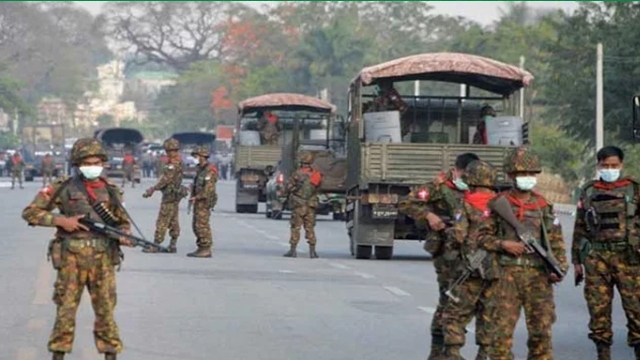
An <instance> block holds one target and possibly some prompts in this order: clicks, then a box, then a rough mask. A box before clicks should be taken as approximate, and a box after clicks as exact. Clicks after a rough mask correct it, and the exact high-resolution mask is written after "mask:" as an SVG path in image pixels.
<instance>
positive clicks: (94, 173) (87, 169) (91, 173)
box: [78, 165, 102, 180]
mask: <svg viewBox="0 0 640 360" xmlns="http://www.w3.org/2000/svg"><path fill="white" fill-rule="evenodd" d="M78 170H80V173H81V174H82V176H84V177H85V178H86V179H87V180H95V179H97V178H99V177H100V174H102V166H99V165H94V166H80V167H79V168H78Z"/></svg>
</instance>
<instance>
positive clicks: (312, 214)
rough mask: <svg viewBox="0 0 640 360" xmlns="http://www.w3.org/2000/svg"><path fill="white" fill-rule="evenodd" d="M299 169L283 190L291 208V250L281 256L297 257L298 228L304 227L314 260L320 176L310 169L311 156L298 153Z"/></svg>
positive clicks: (315, 256) (316, 255) (310, 254)
mask: <svg viewBox="0 0 640 360" xmlns="http://www.w3.org/2000/svg"><path fill="white" fill-rule="evenodd" d="M298 156H299V159H300V168H299V169H298V170H296V172H294V173H293V175H292V176H291V178H290V179H289V180H288V182H287V186H286V187H285V189H284V196H285V197H286V198H287V202H288V203H289V204H290V205H291V207H292V208H293V209H292V210H291V221H290V223H291V238H290V239H289V244H290V246H291V248H290V249H289V251H287V252H286V253H285V254H284V255H283V256H284V257H297V256H298V254H297V252H296V247H297V246H298V242H299V241H300V228H301V227H302V226H304V232H305V237H306V238H307V242H308V243H309V257H310V258H311V259H315V258H317V257H318V254H316V233H315V230H314V228H315V226H316V208H317V207H318V188H319V187H320V184H321V182H322V174H321V173H320V172H319V171H318V170H316V169H314V168H312V167H311V164H312V163H313V154H311V153H310V152H300V153H299V155H298Z"/></svg>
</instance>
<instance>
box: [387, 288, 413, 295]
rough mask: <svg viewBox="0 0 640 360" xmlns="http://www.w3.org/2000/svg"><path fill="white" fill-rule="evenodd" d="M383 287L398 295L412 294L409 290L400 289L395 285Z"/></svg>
mask: <svg viewBox="0 0 640 360" xmlns="http://www.w3.org/2000/svg"><path fill="white" fill-rule="evenodd" d="M383 288H384V289H385V290H387V291H388V292H390V293H392V294H394V295H396V296H411V294H409V293H408V292H406V291H404V290H402V289H398V288H397V287H395V286H383Z"/></svg>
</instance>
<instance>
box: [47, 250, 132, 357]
mask: <svg viewBox="0 0 640 360" xmlns="http://www.w3.org/2000/svg"><path fill="white" fill-rule="evenodd" d="M85 287H86V288H87V290H88V291H89V295H90V296H91V305H92V306H93V312H94V313H95V322H94V324H93V336H94V340H95V344H96V347H97V349H98V352H100V353H105V352H120V351H122V342H121V341H120V335H119V331H118V326H117V325H116V322H115V320H114V318H113V314H114V310H115V307H116V300H117V296H116V277H115V270H114V266H113V264H112V262H111V259H110V257H109V255H108V253H107V252H101V253H99V252H96V250H95V249H93V248H91V247H87V248H82V249H81V250H80V251H77V252H71V251H66V253H65V256H64V260H63V265H62V268H61V269H60V270H58V277H57V279H56V282H55V285H54V294H53V301H54V303H55V304H56V305H57V312H56V321H55V325H54V326H53V331H52V333H51V337H50V338H49V345H48V347H49V350H50V351H52V352H53V351H62V352H71V349H72V347H73V339H74V335H75V328H76V312H77V310H78V306H79V305H80V299H81V297H82V292H83V291H84V288H85Z"/></svg>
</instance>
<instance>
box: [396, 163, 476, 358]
mask: <svg viewBox="0 0 640 360" xmlns="http://www.w3.org/2000/svg"><path fill="white" fill-rule="evenodd" d="M452 180H453V174H452V173H451V172H449V173H442V174H440V175H438V176H437V177H436V178H435V179H434V180H433V181H432V182H430V183H428V184H425V185H422V186H419V187H417V188H415V189H413V190H412V191H411V193H409V195H408V196H407V198H405V199H403V200H401V201H400V203H399V204H398V210H399V211H400V212H402V213H403V214H405V215H407V216H408V217H410V218H412V219H414V220H415V221H416V224H417V225H418V226H422V227H428V224H427V223H426V220H425V218H426V215H427V213H429V212H432V213H434V214H436V215H438V216H439V217H440V218H442V219H443V221H445V222H448V221H451V220H452V219H453V218H454V211H455V209H459V208H461V207H462V201H463V198H464V192H463V191H460V190H458V189H457V188H456V187H455V185H454V184H453V182H452ZM445 239H446V235H445V234H444V232H442V231H440V232H438V231H431V230H429V232H428V233H427V238H426V241H425V244H424V249H425V250H426V251H427V252H429V253H430V254H431V255H432V256H433V266H434V267H435V269H436V274H437V281H438V290H439V294H440V298H439V300H438V306H437V307H436V311H435V314H434V315H433V319H432V321H431V326H430V332H431V337H432V340H431V355H430V356H429V359H430V360H435V359H437V358H438V357H439V356H442V354H441V353H442V351H443V346H444V334H443V330H442V309H443V306H444V304H445V303H446V302H447V296H446V295H445V291H447V288H448V287H449V282H450V281H451V280H452V277H453V274H452V272H453V265H454V263H455V261H452V260H451V259H449V258H445V257H444V256H443V253H444V243H445ZM452 255H454V256H453V260H455V259H456V256H455V254H452ZM481 321H482V320H481V319H480V318H477V319H476V328H477V329H483V328H484V327H483V326H482V324H481ZM484 337H485V336H484V334H483V333H482V332H481V331H478V332H477V333H476V338H477V340H476V341H477V342H478V344H483V343H489V340H487V341H484V340H482V341H481V340H480V339H482V338H484Z"/></svg>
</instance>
